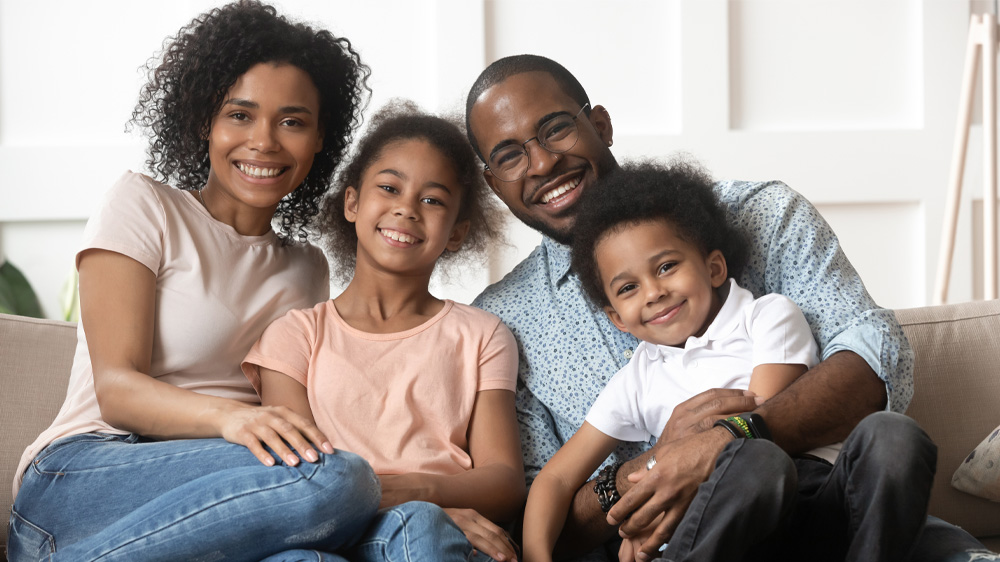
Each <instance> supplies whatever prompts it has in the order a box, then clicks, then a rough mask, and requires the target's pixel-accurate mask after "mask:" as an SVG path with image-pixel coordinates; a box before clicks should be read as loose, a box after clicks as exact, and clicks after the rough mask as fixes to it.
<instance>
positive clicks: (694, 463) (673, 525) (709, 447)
mask: <svg viewBox="0 0 1000 562" xmlns="http://www.w3.org/2000/svg"><path fill="white" fill-rule="evenodd" d="M731 440H732V436H731V435H730V434H729V433H727V432H726V431H725V430H724V429H722V428H717V429H715V430H712V431H703V432H701V433H696V434H693V435H688V436H686V437H683V438H680V439H675V440H673V441H671V442H670V443H666V444H664V446H661V447H658V450H657V453H656V465H655V466H653V468H652V469H651V470H648V471H647V470H645V469H641V470H638V471H636V472H633V473H632V474H630V475H629V476H628V480H629V481H630V482H632V483H633V484H634V485H633V486H632V488H631V489H630V490H629V491H628V492H626V493H625V494H624V495H623V496H622V498H621V499H620V500H619V501H618V503H616V504H615V505H614V507H612V508H611V511H609V512H608V519H607V520H608V523H610V524H612V525H619V524H620V527H619V534H620V535H621V536H622V537H624V538H630V537H635V536H638V535H640V534H642V535H643V536H645V535H647V533H648V529H647V527H650V526H652V525H654V524H655V523H656V521H657V520H658V518H660V519H659V523H658V524H656V525H655V528H654V530H653V532H652V533H648V536H647V538H646V540H645V541H644V542H643V544H642V546H641V547H640V548H639V551H638V552H636V553H635V556H636V559H637V560H640V561H642V560H650V559H652V558H653V557H654V556H655V555H656V553H657V551H658V550H659V548H660V546H662V545H663V544H664V543H666V542H667V541H668V540H669V539H670V537H671V536H673V534H674V531H675V530H676V529H677V526H678V525H679V524H680V521H681V518H683V517H684V513H685V512H686V511H687V508H688V506H689V505H691V502H692V500H694V497H695V494H696V493H697V492H698V486H700V485H701V483H702V482H705V481H706V480H708V477H709V475H711V474H712V470H713V469H714V468H715V461H716V459H717V458H718V456H719V453H720V452H721V451H722V448H723V447H725V445H726V443H728V442H729V441H731Z"/></svg>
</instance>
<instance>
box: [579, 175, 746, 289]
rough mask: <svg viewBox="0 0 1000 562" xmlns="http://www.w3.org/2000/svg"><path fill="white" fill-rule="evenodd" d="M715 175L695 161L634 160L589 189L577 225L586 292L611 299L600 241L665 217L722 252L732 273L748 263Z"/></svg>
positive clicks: (705, 247)
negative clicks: (602, 267)
mask: <svg viewBox="0 0 1000 562" xmlns="http://www.w3.org/2000/svg"><path fill="white" fill-rule="evenodd" d="M713 185H714V182H713V180H712V178H711V177H710V176H709V175H708V174H707V173H706V172H705V171H704V170H702V169H701V168H700V167H699V166H697V165H696V164H693V163H690V162H685V161H682V160H674V161H673V162H671V163H670V164H668V165H664V164H659V163H655V162H652V161H642V162H631V163H627V164H625V165H623V166H622V167H621V168H620V169H618V170H615V171H614V172H612V173H610V174H609V175H607V176H605V177H604V178H602V179H601V180H600V181H599V182H598V183H597V184H596V185H595V186H594V188H593V189H590V190H588V191H585V192H584V194H583V196H582V197H581V199H580V203H579V209H580V210H579V211H578V213H577V217H576V222H575V223H574V229H573V250H572V251H573V258H572V259H573V266H572V267H573V270H574V271H576V273H577V274H578V275H579V276H580V282H581V284H582V285H583V289H584V292H585V293H586V294H587V297H588V298H589V299H590V300H591V302H593V303H595V304H597V305H598V306H599V307H603V306H608V305H609V304H610V301H609V300H608V297H607V295H606V294H605V292H604V287H603V283H602V282H601V275H600V272H599V271H598V269H597V256H596V254H595V250H596V249H597V245H598V244H599V243H600V242H601V241H602V240H604V238H606V237H607V236H608V235H609V234H611V233H616V232H618V231H620V230H621V229H623V228H625V227H627V226H630V225H635V224H638V223H644V222H650V221H665V222H668V223H670V225H671V226H672V227H673V228H674V230H675V231H676V232H677V235H678V236H679V237H680V238H682V239H683V240H685V241H687V242H689V243H691V244H693V245H695V246H696V247H697V248H698V249H699V250H701V252H702V254H703V255H706V256H707V255H708V254H709V253H711V252H712V251H713V250H719V251H721V252H722V255H723V256H725V258H726V266H727V269H728V272H729V277H739V275H740V273H741V272H742V271H743V268H744V267H745V265H746V259H747V244H746V240H745V239H744V238H743V235H742V234H741V233H740V232H739V231H738V230H736V229H735V228H734V227H733V226H732V225H730V224H729V221H728V220H727V218H726V213H725V211H724V210H723V209H722V206H721V204H720V203H719V200H718V197H717V196H716V195H715V192H714V190H713V188H712V186H713Z"/></svg>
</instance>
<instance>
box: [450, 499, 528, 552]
mask: <svg viewBox="0 0 1000 562" xmlns="http://www.w3.org/2000/svg"><path fill="white" fill-rule="evenodd" d="M444 512H445V513H447V514H448V516H450V517H451V519H452V520H453V521H454V522H455V524H456V525H458V528H459V529H461V530H462V532H463V533H465V538H467V539H469V542H470V543H472V546H473V548H475V549H476V550H479V551H480V552H483V553H485V554H487V555H489V556H490V557H492V558H493V559H494V560H497V561H498V562H505V561H508V560H511V561H514V562H516V561H517V547H516V546H514V541H513V539H511V538H510V535H508V534H507V532H506V531H504V530H503V529H501V528H500V527H499V526H498V525H496V524H495V523H493V522H492V521H490V520H489V519H487V518H485V517H483V516H482V515H480V514H479V512H478V511H476V510H475V509H462V508H455V507H446V508H444Z"/></svg>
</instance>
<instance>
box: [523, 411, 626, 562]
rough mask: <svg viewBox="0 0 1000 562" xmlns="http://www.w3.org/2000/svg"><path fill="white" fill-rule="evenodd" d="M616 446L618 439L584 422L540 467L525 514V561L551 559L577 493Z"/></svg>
mask: <svg viewBox="0 0 1000 562" xmlns="http://www.w3.org/2000/svg"><path fill="white" fill-rule="evenodd" d="M617 445H618V440H617V439H615V438H613V437H609V436H608V435H605V434H604V433H602V432H601V431H600V430H598V429H597V428H595V427H594V426H592V425H590V424H589V423H588V422H584V423H583V426H582V427H580V429H579V430H578V431H577V432H576V433H575V434H573V437H571V438H570V439H569V441H567V442H566V444H565V445H563V446H562V447H561V448H560V449H559V451H557V452H556V454H555V455H554V456H553V457H552V460H550V461H549V462H548V463H547V464H546V465H545V466H544V467H542V470H541V472H539V473H538V476H537V477H536V478H535V481H534V482H533V483H532V485H531V493H529V494H528V505H527V507H526V508H525V511H524V539H523V541H524V558H525V560H529V561H531V562H535V561H536V560H541V561H543V562H546V561H550V560H552V550H553V549H554V548H555V544H556V540H557V539H558V537H559V535H560V533H561V532H562V529H563V526H564V525H565V523H566V515H567V513H568V512H569V509H570V504H571V503H572V501H573V497H574V495H575V494H576V491H577V490H578V489H579V488H580V486H581V485H582V484H583V483H584V482H586V481H587V478H590V475H591V474H593V472H594V470H595V469H596V468H597V467H598V466H600V465H601V461H603V460H604V459H606V458H607V457H608V455H610V454H611V451H613V450H614V449H615V447H616V446H617Z"/></svg>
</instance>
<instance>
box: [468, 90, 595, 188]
mask: <svg viewBox="0 0 1000 562" xmlns="http://www.w3.org/2000/svg"><path fill="white" fill-rule="evenodd" d="M589 106H590V104H589V103H586V104H584V105H583V107H581V108H580V111H577V112H576V115H573V116H570V115H568V114H562V115H557V116H556V117H553V118H552V119H549V120H548V121H546V122H544V123H542V126H541V127H538V134H537V135H535V136H533V137H531V138H530V139H528V140H526V141H524V142H522V143H521V144H508V145H507V146H504V147H501V148H498V149H497V150H495V151H493V153H492V154H490V160H489V163H488V164H487V166H486V169H487V170H489V171H490V172H491V173H492V174H493V176H494V177H496V178H497V179H498V180H500V181H517V180H519V179H521V178H523V177H524V174H526V173H528V166H530V165H531V157H530V156H529V155H528V149H527V144H528V143H529V142H531V141H533V140H536V141H538V146H540V147H542V148H544V149H545V150H548V151H549V152H551V153H553V154H562V153H563V152H566V151H568V150H569V149H571V148H573V147H574V146H576V141H577V140H579V138H580V134H579V130H578V129H577V126H576V119H577V117H579V116H580V114H581V113H583V110H585V109H587V107H589Z"/></svg>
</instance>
